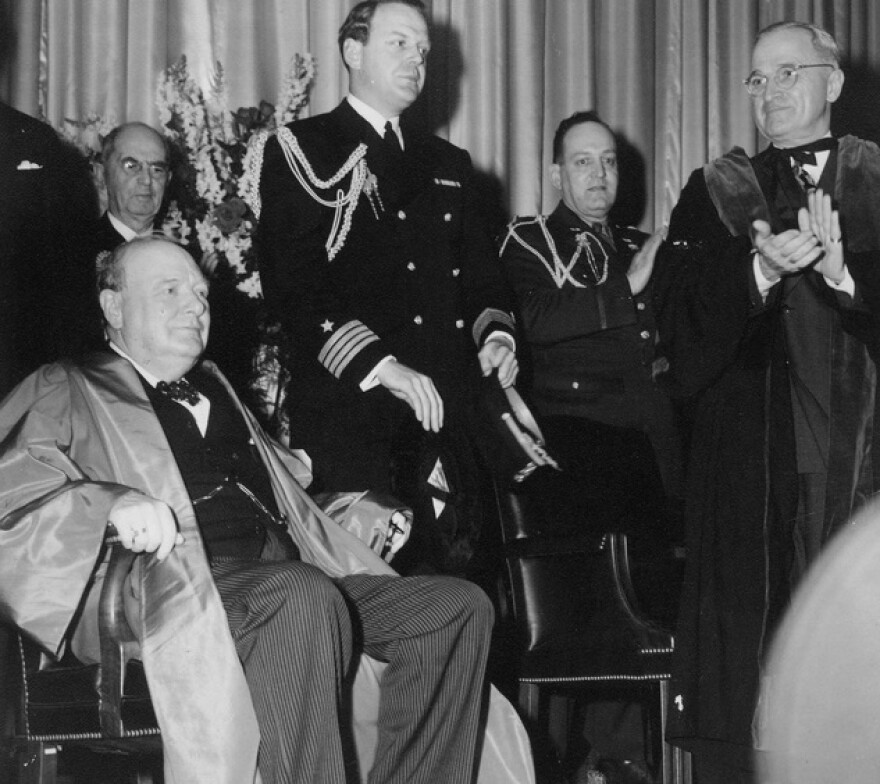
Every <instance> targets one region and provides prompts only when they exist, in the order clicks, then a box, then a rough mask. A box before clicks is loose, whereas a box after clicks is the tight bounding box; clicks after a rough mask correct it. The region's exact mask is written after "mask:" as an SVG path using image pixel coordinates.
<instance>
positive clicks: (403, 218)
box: [397, 210, 406, 220]
mask: <svg viewBox="0 0 880 784" xmlns="http://www.w3.org/2000/svg"><path fill="white" fill-rule="evenodd" d="M397 217H398V218H400V219H401V220H406V213H405V212H404V211H403V210H398V211H397Z"/></svg>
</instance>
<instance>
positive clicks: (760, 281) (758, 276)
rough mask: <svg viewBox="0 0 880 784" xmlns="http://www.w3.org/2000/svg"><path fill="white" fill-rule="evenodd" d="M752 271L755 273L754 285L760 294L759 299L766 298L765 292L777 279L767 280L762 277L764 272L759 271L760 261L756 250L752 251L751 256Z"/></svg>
mask: <svg viewBox="0 0 880 784" xmlns="http://www.w3.org/2000/svg"><path fill="white" fill-rule="evenodd" d="M752 272H753V273H754V275H755V285H756V286H757V287H758V294H760V295H761V299H763V300H766V299H767V294H768V292H769V291H770V289H772V288H773V287H774V286H775V285H776V284H777V283H779V281H778V280H767V278H766V277H764V273H763V272H762V271H761V261H760V258H759V254H758V251H753V256H752Z"/></svg>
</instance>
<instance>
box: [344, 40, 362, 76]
mask: <svg viewBox="0 0 880 784" xmlns="http://www.w3.org/2000/svg"><path fill="white" fill-rule="evenodd" d="M363 52H364V45H363V44H362V43H361V42H360V41H358V40H356V39H354V38H346V39H345V41H343V42H342V61H343V62H344V63H345V64H346V65H347V66H348V68H349V69H350V70H352V71H357V70H359V69H360V67H361V59H362V57H363Z"/></svg>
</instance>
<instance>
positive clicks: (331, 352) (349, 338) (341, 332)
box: [318, 319, 379, 378]
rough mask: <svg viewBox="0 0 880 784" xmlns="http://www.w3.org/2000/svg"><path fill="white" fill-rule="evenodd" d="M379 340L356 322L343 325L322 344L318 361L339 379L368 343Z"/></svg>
mask: <svg viewBox="0 0 880 784" xmlns="http://www.w3.org/2000/svg"><path fill="white" fill-rule="evenodd" d="M377 340H379V337H378V335H376V333H375V332H373V331H372V330H371V329H370V328H369V327H368V326H367V325H366V324H363V323H362V322H360V321H358V320H356V319H355V320H353V321H349V322H347V323H345V324H343V325H342V326H341V327H340V328H339V329H338V330H336V332H334V333H333V335H331V336H330V338H329V339H328V340H327V342H326V343H325V344H324V347H323V348H322V349H321V352H320V353H319V354H318V361H319V362H320V363H321V364H322V365H323V366H324V367H325V368H327V370H329V371H330V372H331V373H332V374H333V375H334V376H336V377H337V378H339V377H340V376H341V375H342V373H343V372H344V371H345V369H346V368H347V367H348V366H349V364H350V363H351V361H352V360H353V359H354V358H355V357H356V356H357V355H358V353H359V352H360V351H361V350H363V348H364V347H365V346H368V345H369V344H370V343H375V342H376V341H377Z"/></svg>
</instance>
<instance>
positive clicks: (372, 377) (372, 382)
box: [360, 354, 395, 392]
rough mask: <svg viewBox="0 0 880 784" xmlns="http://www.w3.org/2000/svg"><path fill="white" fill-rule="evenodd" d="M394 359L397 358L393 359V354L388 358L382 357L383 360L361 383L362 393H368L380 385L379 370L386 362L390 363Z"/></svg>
mask: <svg viewBox="0 0 880 784" xmlns="http://www.w3.org/2000/svg"><path fill="white" fill-rule="evenodd" d="M392 359H395V357H393V356H391V354H389V355H388V356H386V357H382V359H380V360H379V362H378V363H377V364H376V365H374V366H373V369H372V370H371V371H370V372H369V373H367V375H366V376H365V377H364V380H363V381H361V383H360V388H361V391H362V392H366V391H367V390H369V389H372V388H373V387H375V386H376V385H378V383H379V379H378V377H377V376H378V373H379V370H380V369H381V368H382V366H383V365H384V364H385V363H386V362H388V361H390V360H392Z"/></svg>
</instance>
